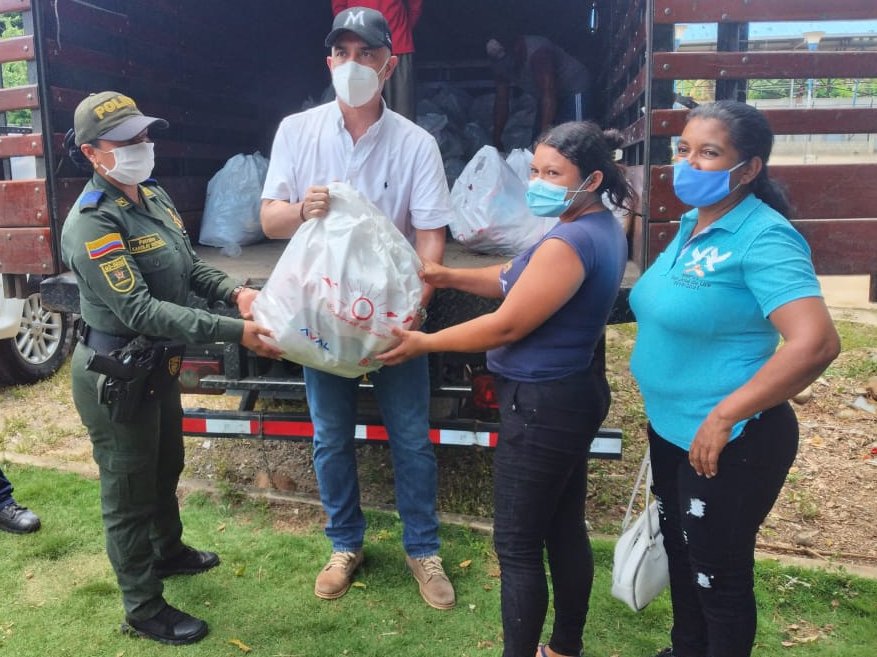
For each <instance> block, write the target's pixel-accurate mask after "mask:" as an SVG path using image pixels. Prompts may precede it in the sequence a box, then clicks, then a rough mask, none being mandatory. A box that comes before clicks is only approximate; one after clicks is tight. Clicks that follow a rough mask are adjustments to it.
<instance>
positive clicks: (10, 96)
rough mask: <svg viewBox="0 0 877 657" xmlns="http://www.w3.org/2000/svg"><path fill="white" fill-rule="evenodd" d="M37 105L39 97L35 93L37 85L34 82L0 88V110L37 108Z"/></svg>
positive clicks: (38, 104)
mask: <svg viewBox="0 0 877 657" xmlns="http://www.w3.org/2000/svg"><path fill="white" fill-rule="evenodd" d="M39 106H40V99H39V96H38V95H37V85H35V84H27V85H24V86H22V87H8V88H6V89H0V112H9V111H11V110H19V109H37V108H38V107H39Z"/></svg>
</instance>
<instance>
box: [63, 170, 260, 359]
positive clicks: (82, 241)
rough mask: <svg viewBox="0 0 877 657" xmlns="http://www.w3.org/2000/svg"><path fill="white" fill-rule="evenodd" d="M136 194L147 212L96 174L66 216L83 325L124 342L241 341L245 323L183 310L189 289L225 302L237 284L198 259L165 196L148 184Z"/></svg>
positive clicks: (66, 252) (66, 243) (66, 255)
mask: <svg viewBox="0 0 877 657" xmlns="http://www.w3.org/2000/svg"><path fill="white" fill-rule="evenodd" d="M139 189H140V197H141V199H142V203H143V205H142V206H139V205H136V204H134V203H132V202H131V201H130V200H129V199H128V198H127V197H126V196H125V194H124V193H122V191H121V190H119V189H118V188H116V187H115V186H113V185H112V184H110V183H109V182H108V181H106V180H104V179H103V178H101V177H100V176H98V175H97V174H95V175H94V176H93V177H92V179H91V181H90V182H89V183H88V184H87V185H86V186H85V189H84V190H83V191H82V194H80V196H79V198H78V199H77V201H76V203H75V204H74V206H73V208H72V209H71V210H70V214H69V215H67V220H66V222H65V223H64V228H63V230H62V232H61V254H62V258H63V260H64V263H65V264H66V265H67V266H68V267H70V269H71V270H72V271H73V273H74V274H75V275H76V280H77V282H78V284H79V303H80V308H81V313H82V319H83V320H84V321H85V323H86V324H88V325H89V326H91V327H93V328H95V329H97V330H99V331H104V332H105V333H111V334H114V335H120V336H132V337H133V336H134V335H138V334H142V335H146V336H150V337H156V338H167V339H171V340H180V341H182V342H188V343H203V342H215V341H235V342H237V341H240V338H241V336H242V335H243V330H244V322H243V320H241V319H234V318H231V317H223V316H220V315H214V314H212V313H210V312H207V311H205V310H200V309H197V308H189V307H187V305H186V304H187V300H188V296H189V291H190V290H191V291H193V292H195V294H197V295H198V296H200V297H203V298H205V299H207V300H208V301H210V302H213V301H217V300H220V299H222V300H226V301H228V300H229V297H230V296H231V292H232V290H233V289H234V287H235V282H234V281H233V280H232V279H231V278H229V277H228V276H227V275H226V274H225V273H224V272H221V271H219V270H218V269H215V268H214V267H211V266H210V265H208V264H207V263H205V262H204V261H203V260H201V259H200V258H199V257H198V256H197V255H195V251H194V250H193V249H192V244H191V242H190V241H189V238H188V236H187V235H186V233H185V229H184V227H183V222H182V219H180V216H179V214H178V213H177V211H176V208H174V205H173V202H172V201H171V199H170V197H169V196H168V194H167V192H165V191H164V190H163V189H162V188H161V187H159V186H158V185H157V184H156V183H155V182H153V181H151V180H149V181H146V182H144V183H142V184H141V185H139Z"/></svg>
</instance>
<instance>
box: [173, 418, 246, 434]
mask: <svg viewBox="0 0 877 657" xmlns="http://www.w3.org/2000/svg"><path fill="white" fill-rule="evenodd" d="M183 433H184V434H199V435H210V434H220V435H229V434H232V435H243V436H257V435H259V420H258V419H255V418H253V419H231V418H203V417H185V416H183Z"/></svg>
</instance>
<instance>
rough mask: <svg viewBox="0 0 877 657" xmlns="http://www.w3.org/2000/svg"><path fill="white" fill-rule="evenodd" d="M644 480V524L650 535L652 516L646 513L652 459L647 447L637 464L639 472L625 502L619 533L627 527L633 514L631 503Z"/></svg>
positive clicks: (650, 492) (650, 491)
mask: <svg viewBox="0 0 877 657" xmlns="http://www.w3.org/2000/svg"><path fill="white" fill-rule="evenodd" d="M644 481H645V511H644V513H645V514H646V524H647V525H648V528H649V535H652V533H653V532H652V518H651V514H650V513H648V510H649V504H650V503H651V496H652V461H651V458H650V455H649V448H648V447H646V453H645V454H644V455H643V461H642V463H641V464H640V466H639V474H638V475H637V476H636V481H635V482H634V484H633V491H632V492H631V494H630V501H629V502H628V503H627V511H626V512H625V513H624V520H622V521H621V533H624V531H625V530H626V529H627V527H628V525H630V521H631V516H632V515H633V504H634V502H636V498H637V495H638V494H639V490H640V486H641V485H642V484H643V482H644Z"/></svg>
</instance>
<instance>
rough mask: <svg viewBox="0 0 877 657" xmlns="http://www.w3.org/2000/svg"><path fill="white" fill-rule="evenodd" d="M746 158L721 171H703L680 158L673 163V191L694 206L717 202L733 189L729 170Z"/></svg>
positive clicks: (741, 164) (737, 166) (684, 201)
mask: <svg viewBox="0 0 877 657" xmlns="http://www.w3.org/2000/svg"><path fill="white" fill-rule="evenodd" d="M747 161H748V160H743V161H742V162H739V163H738V164H735V165H734V166H732V167H731V168H730V169H725V170H723V171H704V170H703V169H695V168H694V167H693V166H691V165H690V164H689V163H688V160H680V161H679V162H677V163H676V164H674V165H673V191H674V192H676V196H677V197H678V198H679V200H680V201H682V202H683V203H685V204H686V205H690V206H692V207H695V208H703V207H706V206H708V205H712V204H713V203H718V202H719V201H721V200H722V199H723V198H725V197H727V196H728V195H729V194H731V192H733V191H735V190H736V189H737V187H739V186H740V183H737V186H736V187H734V189H731V172H732V171H734V170H736V169H739V168H740V167H742V166H743V165H744V164H746V162H747Z"/></svg>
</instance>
